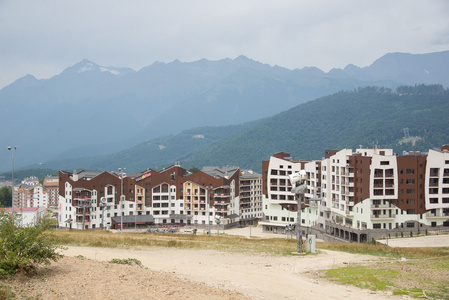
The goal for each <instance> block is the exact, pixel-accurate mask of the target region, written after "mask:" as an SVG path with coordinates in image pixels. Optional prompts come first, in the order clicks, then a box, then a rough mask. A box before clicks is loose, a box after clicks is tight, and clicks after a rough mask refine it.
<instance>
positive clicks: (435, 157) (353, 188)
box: [263, 146, 449, 242]
mask: <svg viewBox="0 0 449 300" xmlns="http://www.w3.org/2000/svg"><path fill="white" fill-rule="evenodd" d="M285 166H287V168H289V169H290V170H291V171H292V172H297V171H299V170H300V169H304V170H306V172H307V175H308V180H307V192H306V194H305V198H306V200H305V201H304V204H303V207H302V214H301V219H302V220H301V230H302V233H304V234H307V233H312V232H313V233H315V234H317V235H319V236H321V237H323V238H327V239H330V240H342V241H356V242H365V241H370V240H371V239H372V238H377V237H380V236H392V235H393V236H398V235H401V236H403V235H404V234H405V235H412V234H413V233H415V234H416V233H420V232H421V233H423V232H425V231H426V230H437V229H438V230H446V229H449V149H448V146H443V147H442V148H441V151H435V150H429V153H427V154H422V153H420V152H409V153H404V154H403V155H396V154H394V153H393V151H392V149H381V148H379V147H373V148H372V149H362V148H361V149H356V151H355V152H353V151H352V150H351V149H343V150H340V151H335V150H326V151H325V157H324V158H323V159H322V160H321V161H311V162H299V161H293V160H292V159H291V158H289V155H288V154H285V153H284V154H282V155H280V154H279V153H278V154H275V155H273V156H272V157H271V158H270V160H269V161H268V162H264V163H263V167H264V174H263V175H265V176H264V182H265V183H266V185H267V186H266V188H264V193H265V195H264V196H265V197H264V212H265V220H264V223H263V225H264V230H266V231H276V232H285V228H286V225H288V224H292V223H296V214H294V216H293V217H292V216H291V215H292V212H294V211H295V210H296V207H297V205H296V203H295V201H291V200H290V199H289V198H288V195H285V196H283V197H282V198H280V196H281V195H282V193H280V192H283V191H284V187H283V185H284V184H286V187H285V190H287V191H289V190H290V191H291V186H290V185H289V183H287V182H288V178H287V176H288V174H289V171H288V170H287V172H282V173H280V171H281V170H282V169H284V168H285ZM288 166H291V167H288ZM281 187H282V189H280V188H281ZM290 194H291V192H290ZM286 203H288V204H287V207H286V206H285V204H286Z"/></svg>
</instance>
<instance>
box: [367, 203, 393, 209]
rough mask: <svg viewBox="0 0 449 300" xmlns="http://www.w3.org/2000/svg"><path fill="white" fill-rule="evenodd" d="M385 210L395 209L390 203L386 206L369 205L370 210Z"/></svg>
mask: <svg viewBox="0 0 449 300" xmlns="http://www.w3.org/2000/svg"><path fill="white" fill-rule="evenodd" d="M387 208H395V206H394V205H393V204H391V203H387V204H371V209H387Z"/></svg>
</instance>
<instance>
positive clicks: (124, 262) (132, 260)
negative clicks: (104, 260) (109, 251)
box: [109, 258, 142, 267]
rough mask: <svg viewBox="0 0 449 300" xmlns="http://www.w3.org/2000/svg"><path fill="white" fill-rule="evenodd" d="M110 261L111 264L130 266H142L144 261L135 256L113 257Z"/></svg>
mask: <svg viewBox="0 0 449 300" xmlns="http://www.w3.org/2000/svg"><path fill="white" fill-rule="evenodd" d="M109 262H110V263H111V264H121V265H130V266H132V265H136V266H139V267H142V262H141V261H140V260H138V259H135V258H125V259H120V258H113V259H111V260H110V261H109Z"/></svg>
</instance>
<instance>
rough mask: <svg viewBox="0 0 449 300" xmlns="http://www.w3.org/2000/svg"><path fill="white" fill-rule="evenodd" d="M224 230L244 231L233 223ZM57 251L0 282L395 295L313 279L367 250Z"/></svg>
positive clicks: (194, 292) (368, 259)
mask: <svg viewBox="0 0 449 300" xmlns="http://www.w3.org/2000/svg"><path fill="white" fill-rule="evenodd" d="M212 233H216V231H215V232H214V231H212ZM226 233H227V234H235V235H243V236H249V234H250V231H249V228H239V229H233V230H227V231H226ZM220 234H222V232H220ZM251 235H252V236H259V237H264V238H267V237H273V238H274V237H276V238H279V237H280V238H282V236H279V235H274V234H270V233H264V232H262V231H261V229H260V228H253V229H252V231H251ZM446 238H447V236H446V237H443V239H444V240H446ZM397 240H400V241H401V242H402V243H408V242H410V241H408V240H407V239H405V238H404V239H397ZM412 240H414V241H413V242H414V243H416V242H417V241H422V242H421V243H422V244H423V245H426V246H427V245H432V246H435V243H437V244H439V243H440V242H436V240H433V238H432V237H428V238H427V239H421V238H420V239H419V240H418V239H416V238H413V239H412ZM440 240H441V236H440ZM390 243H393V240H390V241H389V244H390ZM63 254H64V255H65V257H64V258H63V259H61V260H60V261H58V262H57V263H53V264H52V265H51V266H49V267H43V268H41V269H40V270H39V272H38V273H37V275H36V276H33V277H31V278H30V277H25V276H23V275H19V276H15V277H14V278H13V279H11V280H8V281H3V283H4V284H6V285H10V286H14V289H15V290H16V291H17V293H18V294H19V299H82V298H87V299H136V298H141V299H179V298H183V299H387V298H388V299H391V298H392V297H393V298H396V299H399V296H391V293H390V292H383V291H381V292H373V291H369V290H362V289H358V288H356V287H354V286H342V285H338V284H335V283H332V282H329V281H327V280H325V279H322V278H320V277H319V276H318V274H320V273H322V272H319V271H320V270H326V269H329V268H332V267H338V266H347V265H349V264H352V263H363V264H368V265H370V264H373V263H375V262H376V261H377V259H378V258H376V257H372V256H366V255H356V254H349V253H343V252H335V251H328V250H321V251H320V252H319V253H318V254H312V255H310V254H309V255H306V256H297V255H293V256H285V257H284V256H274V255H255V254H245V253H229V252H220V251H214V250H198V249H177V248H160V247H151V248H150V247H147V248H131V249H120V248H91V247H72V246H71V247H68V248H67V250H64V251H63ZM114 258H118V259H128V258H133V259H137V260H139V261H140V262H142V265H143V267H138V266H128V265H119V264H112V263H109V261H110V260H111V259H114Z"/></svg>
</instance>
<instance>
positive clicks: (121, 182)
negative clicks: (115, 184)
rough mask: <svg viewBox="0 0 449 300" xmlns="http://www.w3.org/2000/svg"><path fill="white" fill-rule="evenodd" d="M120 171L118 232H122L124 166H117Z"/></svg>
mask: <svg viewBox="0 0 449 300" xmlns="http://www.w3.org/2000/svg"><path fill="white" fill-rule="evenodd" d="M118 171H119V172H120V184H121V190H122V191H121V193H120V233H123V198H124V197H123V176H124V175H123V174H124V173H123V172H124V171H126V168H123V169H122V168H118Z"/></svg>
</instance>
